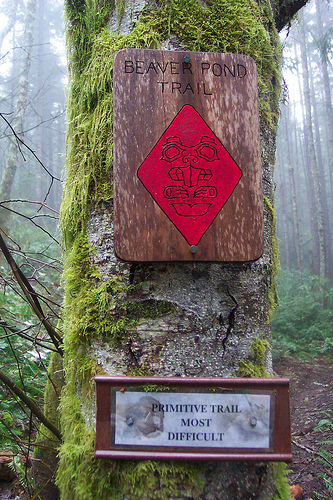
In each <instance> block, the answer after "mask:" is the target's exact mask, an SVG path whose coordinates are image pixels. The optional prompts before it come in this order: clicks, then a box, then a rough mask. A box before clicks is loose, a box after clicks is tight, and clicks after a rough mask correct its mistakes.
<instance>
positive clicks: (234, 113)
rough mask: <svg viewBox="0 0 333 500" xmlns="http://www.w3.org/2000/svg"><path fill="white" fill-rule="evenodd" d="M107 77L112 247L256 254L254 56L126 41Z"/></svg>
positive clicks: (142, 252) (173, 253)
mask: <svg viewBox="0 0 333 500" xmlns="http://www.w3.org/2000/svg"><path fill="white" fill-rule="evenodd" d="M113 76H114V210H115V214H114V221H115V252H116V255H117V256H118V257H119V258H121V259H123V260H126V261H139V262H140V261H141V262H144V261H182V260H184V261H225V262H227V261H241V262H243V261H252V260H255V259H258V258H259V257H260V256H261V254H262V250H263V207H262V190H261V160H260V139H259V113H258V89H257V73H256V65H255V62H254V60H253V59H251V58H250V57H248V56H243V55H233V54H220V53H219V54H217V53H195V52H172V51H159V50H146V49H125V50H121V51H120V52H118V53H117V54H116V56H115V61H114V72H113Z"/></svg>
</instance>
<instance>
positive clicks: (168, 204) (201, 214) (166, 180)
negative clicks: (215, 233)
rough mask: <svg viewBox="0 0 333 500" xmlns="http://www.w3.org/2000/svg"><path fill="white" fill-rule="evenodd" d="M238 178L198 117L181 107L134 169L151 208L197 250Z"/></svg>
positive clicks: (227, 156) (238, 172)
mask: <svg viewBox="0 0 333 500" xmlns="http://www.w3.org/2000/svg"><path fill="white" fill-rule="evenodd" d="M241 176H242V172H241V170H240V168H239V167H238V165H237V164H236V162H235V161H234V160H233V158H232V157H231V156H230V154H229V153H228V152H227V150H226V149H225V148H224V146H223V145H222V143H221V142H220V141H219V139H218V138H217V137H216V136H215V134H214V133H213V132H212V130H211V129H210V128H209V127H208V125H207V124H206V123H205V121H204V120H203V119H202V118H201V116H200V115H199V113H198V112H197V111H196V110H195V109H194V108H193V107H192V106H189V105H186V106H184V107H183V108H182V109H181V110H180V112H179V113H178V114H177V116H176V117H175V119H174V120H173V121H172V123H171V124H170V125H169V127H168V128H167V129H166V131H165V132H164V134H163V135H162V137H161V138H160V140H159V141H158V142H157V143H156V145H155V146H154V148H153V149H152V151H151V152H150V153H149V155H148V156H147V158H146V159H145V160H144V162H143V163H142V165H141V166H140V167H139V169H138V177H139V179H140V180H141V182H142V183H143V185H144V186H145V188H146V189H147V190H148V191H149V193H150V194H151V196H152V197H153V199H154V200H155V202H156V203H157V204H158V205H159V207H160V208H161V209H162V210H163V212H164V213H165V214H166V215H167V216H168V217H169V219H170V220H171V221H172V222H173V224H174V225H175V226H176V228H177V229H178V230H179V231H180V232H181V234H182V235H183V236H184V238H185V239H186V241H187V242H188V243H189V244H190V245H197V244H198V243H199V241H200V239H201V238H202V236H203V235H204V233H205V232H206V231H207V229H208V228H209V226H210V225H211V224H212V222H213V221H214V219H215V217H216V216H217V214H218V213H219V212H220V211H221V209H222V207H223V206H224V205H225V203H226V202H227V200H228V199H229V197H230V196H231V194H232V192H233V190H234V189H235V187H236V186H237V184H238V182H239V179H240V178H241Z"/></svg>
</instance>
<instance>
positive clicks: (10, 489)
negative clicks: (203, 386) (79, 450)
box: [0, 358, 333, 500]
mask: <svg viewBox="0 0 333 500" xmlns="http://www.w3.org/2000/svg"><path fill="white" fill-rule="evenodd" d="M274 371H275V372H276V374H277V375H278V376H280V377H287V378H289V379H290V399H291V432H292V441H293V461H292V464H290V465H289V469H290V474H289V480H290V484H291V485H298V486H300V487H301V488H302V489H303V493H299V495H298V496H297V497H294V498H295V499H297V500H305V499H308V498H311V499H313V500H316V499H318V500H328V499H333V494H332V493H330V492H329V491H328V489H327V487H326V485H325V481H324V480H323V478H322V476H321V475H322V474H327V475H328V476H330V477H331V479H332V481H333V467H332V466H330V465H329V464H328V463H326V464H325V465H324V463H322V462H321V461H320V459H319V457H318V455H317V453H321V451H322V450H323V449H327V450H329V449H330V450H331V452H332V448H333V447H332V445H331V446H330V447H329V445H323V444H321V442H322V441H327V440H332V439H333V435H332V432H330V431H328V430H324V431H315V430H314V428H315V426H316V425H317V424H318V423H319V422H320V421H321V420H323V419H325V418H330V419H331V421H332V420H333V415H332V413H331V414H330V413H329V410H332V409H333V364H332V363H330V362H328V361H323V360H322V361H320V360H314V361H312V362H308V363H305V362H301V361H299V360H297V359H295V358H283V359H278V360H275V362H274ZM304 448H305V449H304ZM19 490H20V488H19V487H18V483H17V480H16V481H15V480H14V482H13V483H11V484H8V483H7V484H6V483H1V482H0V500H5V499H15V498H16V499H17V500H18V499H20V500H24V499H27V498H29V495H28V496H27V495H24V494H22V491H19ZM291 498H292V495H291Z"/></svg>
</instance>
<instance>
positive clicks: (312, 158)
mask: <svg viewBox="0 0 333 500" xmlns="http://www.w3.org/2000/svg"><path fill="white" fill-rule="evenodd" d="M300 32H301V43H300V49H301V60H302V70H303V94H304V104H305V130H304V134H305V136H306V138H307V143H308V147H309V163H310V171H311V178H312V182H313V189H314V195H315V203H316V214H315V215H316V220H317V225H318V240H319V277H320V278H326V275H327V259H326V241H325V228H324V216H323V206H322V199H321V192H320V180H319V171H318V164H317V158H316V153H315V147H314V139H313V130H312V111H311V99H310V81H309V65H308V57H307V41H306V36H305V25H304V21H303V20H302V22H301V29H300Z"/></svg>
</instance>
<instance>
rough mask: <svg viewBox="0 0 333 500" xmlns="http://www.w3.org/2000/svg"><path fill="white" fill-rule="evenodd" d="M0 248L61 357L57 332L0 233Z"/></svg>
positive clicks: (61, 351)
mask: <svg viewBox="0 0 333 500" xmlns="http://www.w3.org/2000/svg"><path fill="white" fill-rule="evenodd" d="M0 248H1V250H2V252H3V254H4V256H5V258H6V260H7V262H8V264H9V265H10V267H11V269H12V271H13V273H14V276H15V278H16V280H17V283H18V284H19V285H20V288H21V290H22V292H23V293H24V295H25V297H26V299H27V300H28V302H29V304H30V306H31V308H32V310H33V311H34V313H35V314H36V316H37V317H38V318H39V319H40V320H41V322H42V324H43V326H44V328H45V330H46V331H47V333H48V334H49V336H50V338H51V339H52V342H53V344H54V346H55V348H56V349H57V351H58V352H59V354H60V355H61V356H63V349H62V347H61V345H60V344H61V342H62V338H61V336H60V335H59V334H58V332H57V331H56V330H55V329H54V327H53V326H52V325H51V323H50V322H49V320H48V319H47V318H46V316H45V314H44V312H43V309H42V307H41V305H40V302H39V300H38V294H37V293H36V291H35V290H34V289H33V288H32V286H31V285H30V283H29V281H28V279H27V278H26V276H25V275H24V274H23V272H22V271H21V269H20V268H19V267H18V265H17V264H16V262H15V260H14V258H13V257H12V255H11V253H10V251H9V249H8V247H7V245H6V243H5V241H4V239H3V237H2V235H1V233H0Z"/></svg>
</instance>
